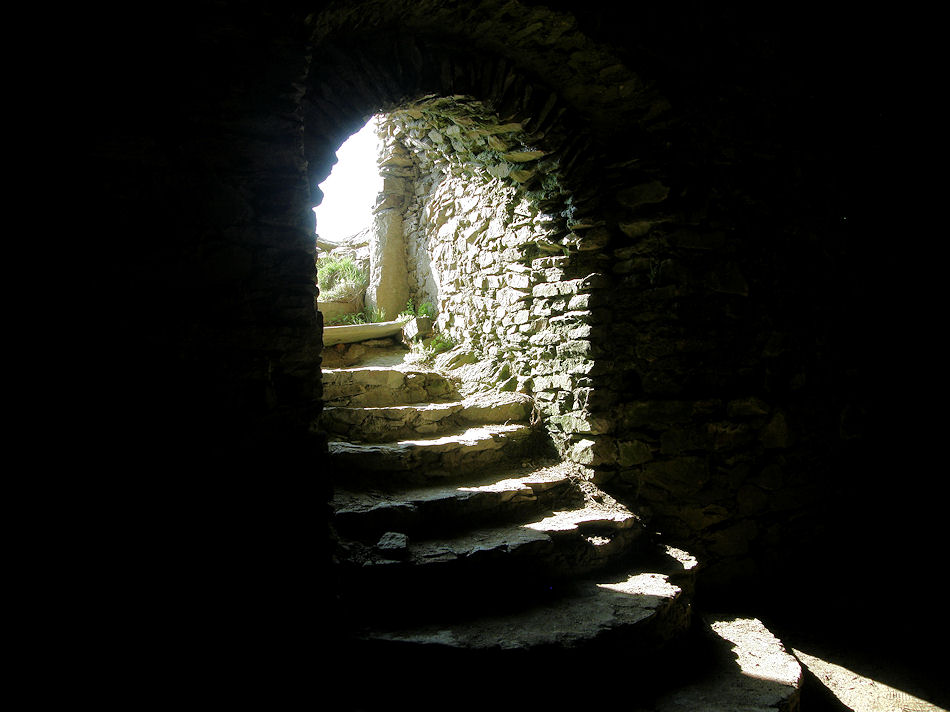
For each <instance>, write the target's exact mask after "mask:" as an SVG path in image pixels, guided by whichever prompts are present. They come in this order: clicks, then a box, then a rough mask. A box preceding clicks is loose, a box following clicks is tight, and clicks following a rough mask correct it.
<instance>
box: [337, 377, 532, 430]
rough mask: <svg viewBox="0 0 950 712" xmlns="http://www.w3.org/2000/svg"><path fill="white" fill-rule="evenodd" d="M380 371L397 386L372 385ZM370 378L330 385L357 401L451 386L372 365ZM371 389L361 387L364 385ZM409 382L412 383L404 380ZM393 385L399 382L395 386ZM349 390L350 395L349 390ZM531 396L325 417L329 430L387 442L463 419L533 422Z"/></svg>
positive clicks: (341, 410)
mask: <svg viewBox="0 0 950 712" xmlns="http://www.w3.org/2000/svg"><path fill="white" fill-rule="evenodd" d="M377 375H378V376H380V379H379V388H386V387H387V385H388V386H389V387H390V388H395V389H396V390H394V391H393V392H391V393H390V392H388V391H382V392H378V393H377V392H374V391H372V390H370V388H371V385H370V379H371V378H374V377H376V376H377ZM364 378H365V379H366V380H365V381H362V382H354V383H352V384H350V385H349V386H347V384H346V383H345V382H340V381H337V382H331V384H332V385H331V386H330V387H329V390H330V393H331V395H332V396H333V401H332V402H341V401H344V400H345V401H346V402H353V401H357V402H360V401H372V402H379V401H386V402H388V401H402V400H408V399H409V398H412V397H420V396H421V395H423V394H422V392H421V391H420V390H419V389H420V388H424V389H426V391H427V392H428V390H430V389H431V390H436V391H437V392H439V393H444V392H445V391H447V390H448V388H450V387H449V386H448V385H442V384H441V383H438V382H436V381H432V379H431V378H430V377H428V376H420V377H419V378H421V379H425V380H423V381H421V384H420V386H419V388H413V384H414V383H415V382H414V381H413V380H412V379H411V378H409V379H403V380H402V381H400V380H399V379H398V378H396V377H394V376H388V375H386V373H385V371H383V370H380V371H371V370H368V371H366V372H365V374H364ZM357 383H362V387H365V388H366V390H359V389H360V387H361V386H360V385H357ZM405 383H408V384H410V385H409V386H404V385H403V384H405ZM392 384H397V385H396V386H392ZM402 387H406V388H407V391H408V392H407V393H406V394H405V395H400V392H399V391H398V389H399V388H402ZM347 394H348V395H347ZM532 403H533V401H532V400H531V397H530V396H527V395H524V394H521V393H495V394H480V395H477V396H470V397H468V398H465V399H464V400H461V401H446V402H425V403H406V404H400V405H380V406H364V407H360V406H334V405H330V406H328V407H326V408H325V409H324V411H323V414H322V415H321V418H320V421H321V424H322V426H323V427H324V429H325V430H326V431H327V432H329V433H331V434H333V435H337V436H340V437H342V438H345V439H347V440H351V441H361V442H386V441H392V440H401V439H405V438H409V437H414V436H415V437H419V436H423V435H434V434H436V433H438V432H440V430H449V429H452V428H458V427H459V426H461V425H462V424H472V425H475V424H489V423H511V422H524V421H527V419H528V418H529V416H530V415H531V409H532Z"/></svg>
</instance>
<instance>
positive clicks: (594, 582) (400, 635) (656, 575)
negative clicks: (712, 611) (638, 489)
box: [349, 552, 695, 679]
mask: <svg viewBox="0 0 950 712" xmlns="http://www.w3.org/2000/svg"><path fill="white" fill-rule="evenodd" d="M679 553H682V552H676V553H675V554H674V553H666V554H664V558H663V560H662V561H659V563H660V564H661V566H660V567H658V568H644V567H643V566H638V565H630V566H627V567H625V568H622V569H615V570H613V571H612V572H600V573H595V574H589V575H586V576H585V575H581V576H578V577H572V578H570V579H562V580H557V581H550V582H542V583H541V584H540V585H539V586H538V587H537V589H536V590H535V591H534V592H533V595H527V596H521V595H519V594H520V592H519V591H516V590H515V589H514V588H511V589H509V593H508V595H507V596H506V597H505V598H504V599H503V600H501V601H500V602H498V601H496V602H494V603H493V602H492V601H487V600H486V601H483V602H482V603H480V604H479V605H477V606H472V607H466V606H463V605H451V604H450V605H444V606H441V607H436V608H435V609H429V611H430V614H431V615H429V616H428V617H427V618H426V619H424V620H415V621H414V620H408V619H402V620H400V619H398V618H394V617H391V616H390V617H388V618H386V619H385V620H384V621H382V622H377V621H373V620H372V619H371V617H370V618H367V617H366V616H365V615H364V614H365V613H366V610H365V609H364V610H359V611H356V612H355V614H356V615H355V618H356V619H358V620H359V621H360V622H361V624H360V625H358V626H356V627H354V629H353V631H352V637H351V641H352V647H351V648H350V649H349V651H350V652H351V653H352V654H354V655H356V656H357V657H358V658H359V659H360V661H361V662H363V663H370V664H371V665H372V663H371V662H370V661H372V660H374V659H375V660H384V659H385V660H389V661H390V663H395V664H397V665H398V664H399V663H398V662H396V661H401V662H403V663H405V664H406V666H407V671H408V670H410V669H420V667H419V666H420V665H422V666H423V668H425V669H426V670H427V672H431V673H432V674H433V675H434V677H435V678H438V677H439V675H440V668H439V667H438V666H442V665H445V666H448V667H447V668H441V669H442V670H443V671H444V670H447V669H451V668H452V666H455V665H457V664H459V663H463V664H465V663H472V662H482V663H487V664H514V665H516V667H515V668H512V669H511V670H512V672H514V671H516V670H517V671H520V672H521V673H524V674H529V670H531V669H532V668H530V667H529V665H530V664H531V663H537V662H540V661H542V660H544V661H545V664H544V665H540V666H539V668H538V669H537V670H536V672H538V673H540V674H542V675H549V674H550V673H551V671H552V670H556V669H558V666H559V665H560V664H563V663H565V662H567V661H568V660H570V659H571V658H568V657H566V656H567V655H570V654H575V653H576V654H579V657H574V658H573V661H574V662H577V663H579V664H582V665H585V666H587V665H592V664H595V663H596V666H597V668H598V669H600V668H601V666H603V665H606V664H609V659H612V658H613V655H612V654H616V655H619V656H620V658H621V659H622V660H623V666H628V665H630V666H633V667H629V668H627V670H626V674H625V678H626V679H631V677H632V676H634V675H635V670H636V668H637V661H638V660H640V661H649V660H654V659H656V658H657V657H658V656H659V655H660V654H661V653H663V652H664V651H669V650H671V649H672V648H674V647H675V646H677V645H679V644H681V643H682V641H683V640H684V638H685V637H686V635H687V633H688V631H689V629H690V624H691V617H692V616H691V605H690V598H689V596H688V595H687V594H686V593H684V590H683V588H682V586H681V585H679V583H678V582H677V580H676V578H675V577H676V576H680V577H682V576H683V575H685V574H684V572H685V571H686V570H687V569H689V568H691V567H693V566H694V565H695V562H694V561H691V560H690V559H691V557H689V556H688V555H686V557H685V558H684V559H681V558H679V556H678V555H677V554H679ZM379 590H380V591H381V592H382V591H383V589H379ZM453 593H454V591H453V589H452V588H451V587H450V586H443V587H441V589H440V590H439V591H438V594H440V595H441V596H442V597H443V600H446V599H454V596H453V595H452V594H453ZM386 595H388V591H387V592H386ZM432 598H433V599H435V598H437V596H432ZM611 653H612V654H611ZM592 654H593V655H594V657H589V656H590V655H592ZM604 654H608V657H607V658H605V657H603V655H604ZM377 656H378V657H377ZM546 656H551V659H550V660H549V659H548V658H547V657H546ZM547 663H553V664H554V667H547ZM428 664H432V665H434V666H436V667H432V668H428V667H427V665H428ZM394 670H395V668H394ZM399 674H400V675H402V674H403V673H399Z"/></svg>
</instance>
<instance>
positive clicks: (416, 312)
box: [396, 299, 435, 320]
mask: <svg viewBox="0 0 950 712" xmlns="http://www.w3.org/2000/svg"><path fill="white" fill-rule="evenodd" d="M416 317H422V318H424V319H435V307H433V306H432V302H423V303H422V304H420V305H419V308H418V309H417V308H416V307H415V305H414V304H413V302H412V300H411V299H410V300H409V301H408V302H406V308H405V309H403V310H402V311H401V312H399V315H398V316H397V317H396V318H397V319H400V320H409V319H414V318H416Z"/></svg>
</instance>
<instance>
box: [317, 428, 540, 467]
mask: <svg viewBox="0 0 950 712" xmlns="http://www.w3.org/2000/svg"><path fill="white" fill-rule="evenodd" d="M535 435H536V433H535V431H534V430H533V429H532V428H531V427H529V426H527V425H523V424H512V425H482V426H477V427H471V428H467V429H465V430H463V431H461V432H459V433H455V434H450V435H442V436H439V437H432V438H414V439H406V440H400V441H398V442H387V443H351V442H345V441H341V440H331V441H330V442H329V443H328V449H329V453H330V458H331V461H332V462H333V463H334V464H335V465H336V469H337V471H338V472H339V473H340V474H341V475H342V478H341V481H345V479H346V477H345V473H346V472H347V471H354V472H361V473H364V474H366V473H379V474H380V475H383V476H386V475H392V476H394V477H395V476H396V473H404V474H409V473H411V474H414V475H415V476H416V477H417V478H418V479H419V480H421V481H425V480H427V479H428V478H429V477H446V476H463V475H465V474H467V473H470V472H472V471H473V470H475V469H477V468H479V467H488V466H491V465H494V464H498V463H500V462H503V461H504V460H505V458H506V457H511V458H516V457H519V456H521V455H527V454H529V453H528V452H527V446H529V444H530V443H531V442H532V441H533V440H534V436H535Z"/></svg>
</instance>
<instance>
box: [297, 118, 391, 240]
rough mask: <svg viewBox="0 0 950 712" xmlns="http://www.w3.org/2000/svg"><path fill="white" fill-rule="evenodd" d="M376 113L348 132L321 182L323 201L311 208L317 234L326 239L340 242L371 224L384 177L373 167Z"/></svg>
mask: <svg viewBox="0 0 950 712" xmlns="http://www.w3.org/2000/svg"><path fill="white" fill-rule="evenodd" d="M376 123H377V121H376V117H373V118H372V119H370V120H369V121H368V122H367V123H366V126H364V127H363V128H362V129H360V130H359V131H358V132H356V133H355V134H353V135H352V136H350V138H348V139H347V140H346V142H345V143H344V144H343V145H342V146H340V150H339V151H337V152H336V155H337V159H338V160H337V163H336V165H334V166H333V170H332V172H331V173H330V175H329V176H328V177H327V179H326V180H325V181H323V183H321V184H320V190H322V191H323V193H324V196H323V202H322V203H321V204H320V205H318V206H317V207H316V208H314V209H313V211H314V213H315V214H316V216H317V234H318V235H320V237H321V238H322V239H324V240H327V241H329V242H343V241H344V240H345V239H346V238H348V237H349V236H350V235H353V234H355V233H357V232H359V231H360V230H362V229H363V228H366V227H369V226H370V225H372V220H373V206H374V205H375V204H376V196H377V195H378V194H379V192H380V191H381V190H382V187H383V179H382V178H380V176H379V169H378V168H377V167H376V153H377V143H378V141H377V138H376Z"/></svg>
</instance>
